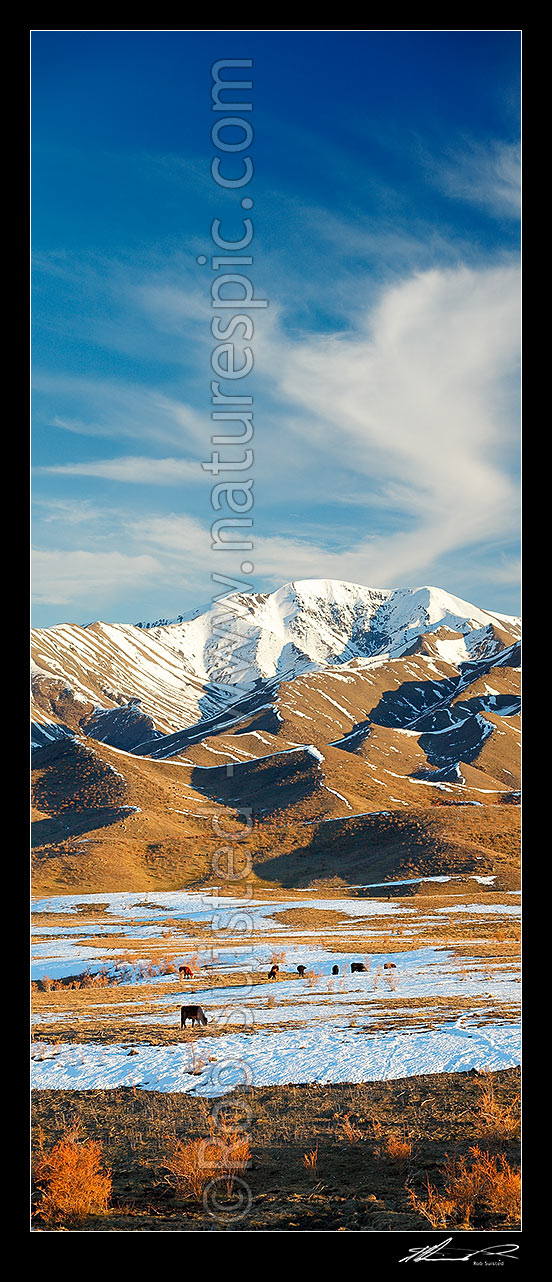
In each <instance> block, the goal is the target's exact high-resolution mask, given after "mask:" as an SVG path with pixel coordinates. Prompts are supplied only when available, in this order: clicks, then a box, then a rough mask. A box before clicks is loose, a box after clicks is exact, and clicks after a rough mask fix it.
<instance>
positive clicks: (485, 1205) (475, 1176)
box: [409, 1147, 521, 1229]
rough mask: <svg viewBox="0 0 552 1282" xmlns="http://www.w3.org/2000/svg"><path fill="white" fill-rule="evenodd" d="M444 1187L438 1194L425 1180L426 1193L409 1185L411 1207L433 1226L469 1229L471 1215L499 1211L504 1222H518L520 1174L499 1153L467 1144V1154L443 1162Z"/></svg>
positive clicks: (471, 1223) (495, 1213)
mask: <svg viewBox="0 0 552 1282" xmlns="http://www.w3.org/2000/svg"><path fill="white" fill-rule="evenodd" d="M444 1179H445V1188H444V1193H443V1194H440V1193H438V1192H437V1190H436V1189H435V1188H434V1187H433V1185H431V1184H430V1183H429V1179H427V1180H426V1197H425V1199H422V1198H419V1197H418V1195H417V1194H416V1193H415V1192H414V1190H413V1189H409V1198H410V1202H411V1205H412V1208H413V1210H415V1211H418V1212H419V1214H420V1215H422V1216H423V1217H424V1219H425V1220H427V1221H428V1222H429V1223H430V1224H431V1226H432V1228H434V1229H441V1228H452V1227H454V1226H455V1225H458V1226H460V1227H461V1228H463V1229H469V1228H471V1227H472V1225H473V1220H474V1216H476V1215H481V1214H485V1213H487V1214H489V1213H491V1214H494V1215H497V1214H498V1215H500V1216H501V1217H503V1218H504V1220H505V1222H506V1223H507V1224H513V1223H517V1222H518V1221H519V1216H520V1207H521V1176H520V1174H519V1171H517V1170H515V1169H514V1167H512V1166H510V1163H509V1162H507V1160H506V1158H505V1157H504V1156H503V1155H502V1154H500V1153H499V1154H498V1156H496V1157H495V1156H493V1155H492V1154H490V1153H484V1152H482V1150H481V1149H480V1148H477V1147H474V1148H470V1150H469V1156H468V1157H467V1158H466V1157H459V1158H456V1159H455V1158H449V1157H448V1156H447V1158H446V1161H445V1165H444Z"/></svg>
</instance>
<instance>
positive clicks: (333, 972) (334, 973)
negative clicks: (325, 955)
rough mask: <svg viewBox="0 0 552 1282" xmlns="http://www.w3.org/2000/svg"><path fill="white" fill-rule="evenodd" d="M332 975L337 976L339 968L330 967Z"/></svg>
mask: <svg viewBox="0 0 552 1282" xmlns="http://www.w3.org/2000/svg"><path fill="white" fill-rule="evenodd" d="M332 975H339V966H332Z"/></svg>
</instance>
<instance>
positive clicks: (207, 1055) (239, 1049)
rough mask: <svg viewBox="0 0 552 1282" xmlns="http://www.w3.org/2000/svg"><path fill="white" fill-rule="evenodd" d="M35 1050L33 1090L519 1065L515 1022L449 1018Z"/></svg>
mask: <svg viewBox="0 0 552 1282" xmlns="http://www.w3.org/2000/svg"><path fill="white" fill-rule="evenodd" d="M131 1049H132V1048H131V1047H129V1046H124V1045H120V1046H117V1045H111V1046H102V1045H97V1044H90V1043H89V1044H83V1045H75V1046H71V1045H61V1046H50V1045H47V1044H44V1043H35V1044H34V1046H33V1061H32V1068H33V1086H34V1087H35V1088H37V1089H41V1090H45V1089H47V1090H108V1089H109V1088H111V1087H115V1086H141V1087H142V1088H144V1089H147V1090H151V1091H182V1092H188V1093H190V1094H193V1095H200V1096H208V1097H209V1096H218V1095H224V1094H227V1093H228V1092H230V1091H232V1090H234V1089H235V1088H236V1087H240V1086H248V1085H249V1086H282V1085H284V1084H289V1083H297V1084H302V1083H317V1084H319V1085H322V1084H324V1083H332V1082H372V1081H387V1080H388V1079H390V1078H401V1077H410V1076H412V1075H417V1074H420V1073H452V1072H462V1071H466V1070H467V1069H470V1068H479V1069H482V1068H488V1069H493V1070H494V1069H499V1068H510V1067H512V1066H513V1065H515V1064H518V1063H519V1027H518V1026H517V1025H515V1024H506V1023H500V1024H485V1025H483V1026H482V1027H480V1026H478V1024H477V1022H476V1020H475V1019H472V1020H464V1021H463V1020H457V1021H456V1022H451V1023H449V1024H443V1025H441V1026H440V1027H437V1028H435V1029H429V1030H428V1029H416V1030H411V1029H408V1030H405V1031H399V1032H394V1033H374V1034H372V1035H370V1034H369V1033H368V1032H367V1031H365V1029H363V1028H342V1027H339V1025H338V1024H337V1023H336V1024H334V1025H330V1026H328V1025H325V1026H318V1025H317V1026H316V1027H315V1028H300V1029H294V1030H293V1031H291V1032H287V1031H285V1032H281V1031H279V1032H277V1033H273V1032H270V1031H265V1030H263V1031H262V1032H258V1033H252V1034H249V1035H247V1034H246V1035H243V1034H235V1033H234V1034H229V1035H228V1036H227V1037H213V1038H209V1037H203V1038H201V1041H200V1042H199V1043H196V1044H195V1046H194V1048H193V1050H192V1047H191V1046H190V1044H188V1045H183V1046H149V1045H143V1046H141V1047H140V1050H139V1053H138V1055H131V1054H130V1050H131Z"/></svg>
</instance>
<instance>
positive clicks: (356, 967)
mask: <svg viewBox="0 0 552 1282" xmlns="http://www.w3.org/2000/svg"><path fill="white" fill-rule="evenodd" d="M355 970H366V966H365V965H364V962H351V971H352V973H353V974H354V972H355Z"/></svg>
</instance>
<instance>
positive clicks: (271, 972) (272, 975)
mask: <svg viewBox="0 0 552 1282" xmlns="http://www.w3.org/2000/svg"><path fill="white" fill-rule="evenodd" d="M279 969H280V967H279V966H273V967H272V969H271V970H269V972H268V978H269V979H276V977H277V975H278V971H279Z"/></svg>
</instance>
